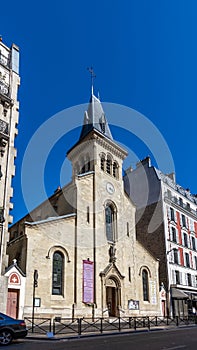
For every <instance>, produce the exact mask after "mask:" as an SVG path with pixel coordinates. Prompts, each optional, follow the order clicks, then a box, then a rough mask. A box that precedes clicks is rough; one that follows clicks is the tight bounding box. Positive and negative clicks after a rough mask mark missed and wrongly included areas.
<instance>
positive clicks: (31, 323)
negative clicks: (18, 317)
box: [25, 317, 52, 334]
mask: <svg viewBox="0 0 197 350" xmlns="http://www.w3.org/2000/svg"><path fill="white" fill-rule="evenodd" d="M25 323H26V326H27V329H28V332H29V333H38V334H47V333H48V332H51V331H52V326H51V325H52V321H51V319H50V318H35V317H34V319H32V317H25Z"/></svg>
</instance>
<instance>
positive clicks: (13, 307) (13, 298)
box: [6, 289, 19, 318]
mask: <svg viewBox="0 0 197 350" xmlns="http://www.w3.org/2000/svg"><path fill="white" fill-rule="evenodd" d="M18 300H19V289H8V299H7V311H6V313H7V315H8V316H10V317H13V318H17V317H18Z"/></svg>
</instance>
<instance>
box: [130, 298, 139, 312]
mask: <svg viewBox="0 0 197 350" xmlns="http://www.w3.org/2000/svg"><path fill="white" fill-rule="evenodd" d="M128 309H129V310H139V300H132V299H130V300H128Z"/></svg>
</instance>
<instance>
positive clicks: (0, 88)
mask: <svg viewBox="0 0 197 350" xmlns="http://www.w3.org/2000/svg"><path fill="white" fill-rule="evenodd" d="M0 94H3V95H6V96H8V95H9V86H8V85H7V84H5V83H4V82H3V81H1V80H0Z"/></svg>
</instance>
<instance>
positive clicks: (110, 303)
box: [106, 287, 117, 317]
mask: <svg viewBox="0 0 197 350" xmlns="http://www.w3.org/2000/svg"><path fill="white" fill-rule="evenodd" d="M106 294H107V296H106V299H107V307H108V310H109V316H114V317H115V316H117V291H116V288H115V287H107V289H106Z"/></svg>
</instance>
